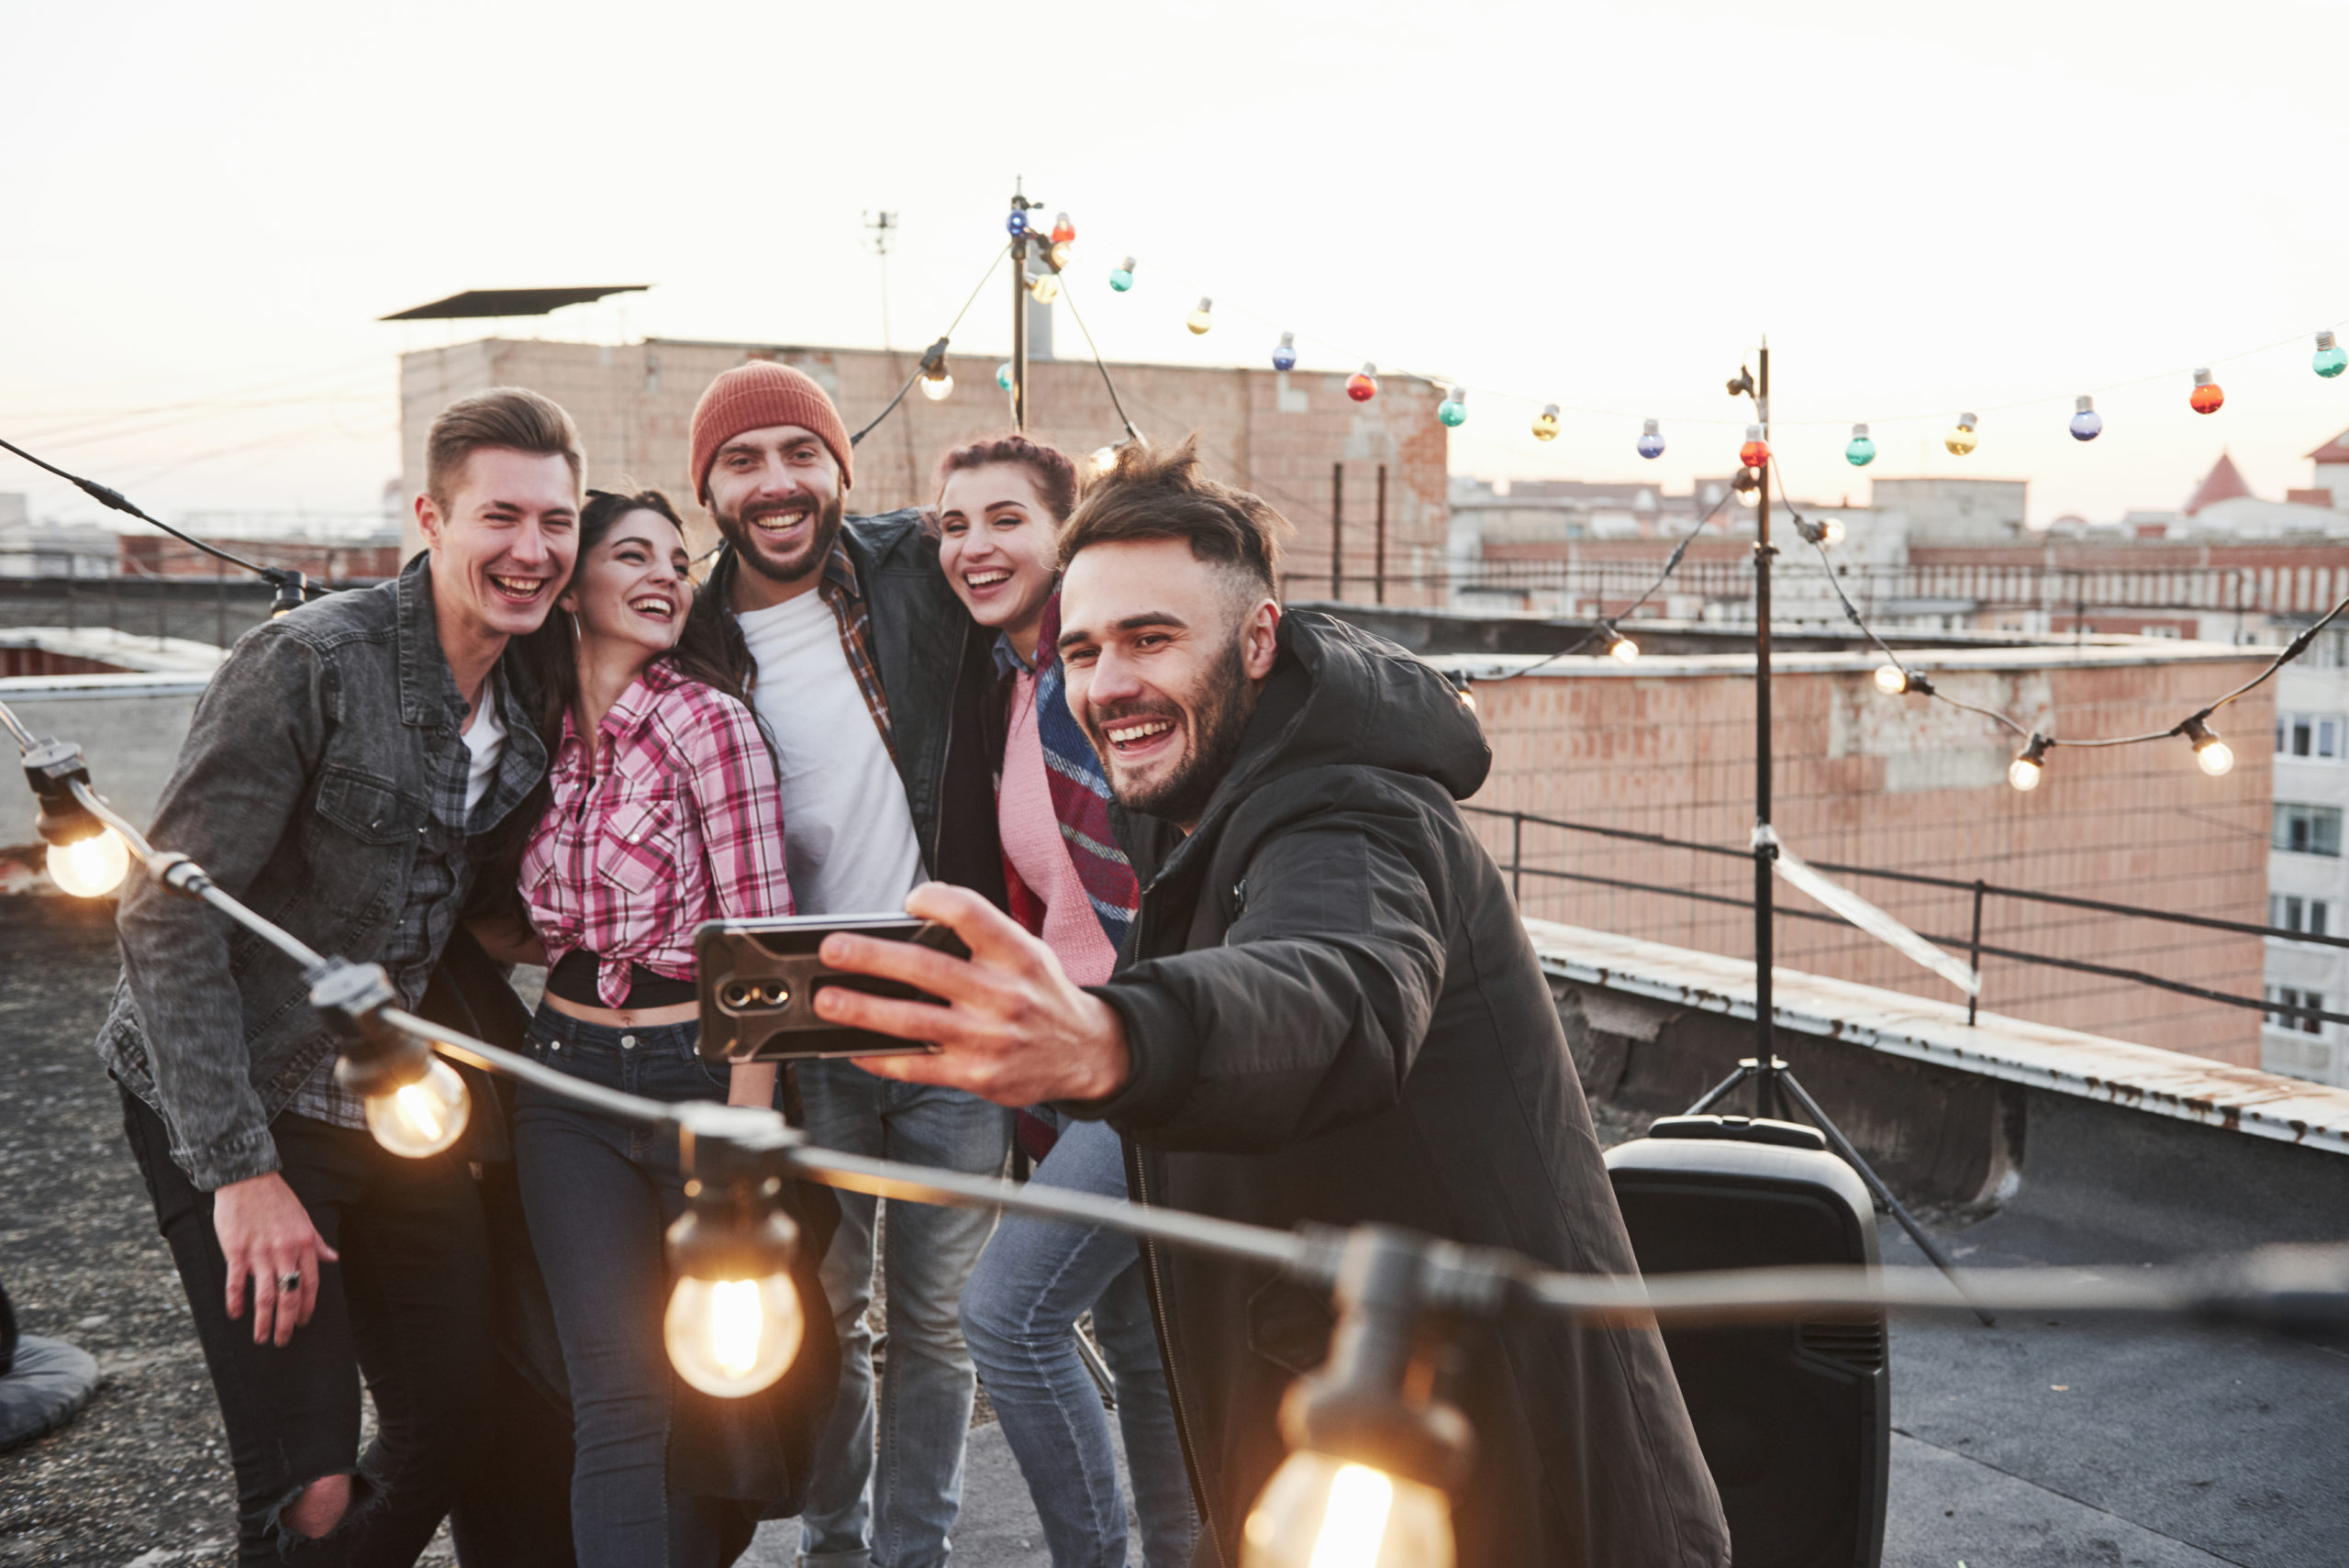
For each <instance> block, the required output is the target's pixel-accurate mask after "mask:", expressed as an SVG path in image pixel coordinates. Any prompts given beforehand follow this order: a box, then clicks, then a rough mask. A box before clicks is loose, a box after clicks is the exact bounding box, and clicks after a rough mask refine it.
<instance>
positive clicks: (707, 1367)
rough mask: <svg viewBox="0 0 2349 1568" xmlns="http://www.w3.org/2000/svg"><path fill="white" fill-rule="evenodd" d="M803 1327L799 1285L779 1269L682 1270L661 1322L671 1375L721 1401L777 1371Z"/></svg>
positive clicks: (762, 1383) (749, 1390) (795, 1348)
mask: <svg viewBox="0 0 2349 1568" xmlns="http://www.w3.org/2000/svg"><path fill="white" fill-rule="evenodd" d="M806 1335H807V1316H806V1313H805V1310H804V1309H803V1308H802V1307H801V1306H800V1304H799V1290H798V1287H797V1286H796V1285H794V1284H792V1283H791V1276H790V1275H789V1274H788V1273H783V1272H781V1271H778V1272H776V1273H771V1274H767V1275H764V1276H763V1277H762V1278H759V1279H723V1280H713V1279H698V1278H696V1277H695V1276H694V1275H692V1274H687V1275H685V1277H683V1278H681V1279H680V1280H678V1281H677V1288H676V1289H675V1290H674V1292H672V1293H671V1295H670V1296H669V1310H668V1311H667V1312H666V1313H665V1314H664V1315H663V1316H662V1323H661V1338H662V1342H663V1343H665V1344H666V1345H667V1346H668V1350H669V1364H670V1365H672V1366H674V1367H675V1368H676V1369H677V1375H678V1376H679V1377H682V1378H684V1379H685V1381H686V1382H687V1383H690V1384H692V1385H694V1386H695V1387H696V1388H698V1389H700V1390H701V1391H702V1392H703V1393H704V1394H708V1395H714V1396H717V1397H718V1398H720V1399H740V1398H741V1397H742V1396H745V1395H749V1394H756V1393H757V1392H758V1391H759V1390H760V1389H762V1388H764V1387H766V1386H767V1385H769V1384H771V1383H773V1382H774V1380H775V1379H776V1378H778V1377H781V1376H782V1375H783V1374H784V1373H785V1371H786V1370H787V1369H788V1368H789V1367H790V1365H791V1362H792V1358H793V1357H795V1356H796V1355H797V1354H798V1353H799V1342H800V1340H802V1339H804V1338H805V1337H806Z"/></svg>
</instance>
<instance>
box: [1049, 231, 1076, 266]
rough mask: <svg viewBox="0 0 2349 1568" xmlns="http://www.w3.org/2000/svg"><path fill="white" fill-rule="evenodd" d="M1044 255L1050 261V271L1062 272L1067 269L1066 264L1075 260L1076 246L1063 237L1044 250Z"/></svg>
mask: <svg viewBox="0 0 2349 1568" xmlns="http://www.w3.org/2000/svg"><path fill="white" fill-rule="evenodd" d="M1044 256H1045V259H1046V260H1048V261H1051V262H1052V271H1054V272H1066V271H1068V264H1069V263H1070V262H1071V261H1075V260H1076V247H1075V246H1074V245H1072V244H1070V243H1069V242H1068V241H1067V240H1065V239H1063V240H1061V241H1060V242H1059V243H1057V244H1055V245H1054V246H1053V247H1052V249H1051V250H1047V251H1045V252H1044Z"/></svg>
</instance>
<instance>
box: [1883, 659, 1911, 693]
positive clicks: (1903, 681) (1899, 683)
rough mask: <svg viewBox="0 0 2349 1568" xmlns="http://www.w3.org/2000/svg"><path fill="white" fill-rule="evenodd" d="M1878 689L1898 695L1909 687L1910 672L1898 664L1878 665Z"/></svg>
mask: <svg viewBox="0 0 2349 1568" xmlns="http://www.w3.org/2000/svg"><path fill="white" fill-rule="evenodd" d="M1908 689H1909V673H1908V672H1907V671H1906V670H1903V669H1902V668H1901V667H1900V666H1899V665H1898V664H1879V665H1877V666H1876V690H1877V691H1880V692H1882V693H1883V694H1884V695H1886V696H1888V697H1897V696H1898V695H1900V694H1901V693H1903V692H1905V691H1907V690H1908Z"/></svg>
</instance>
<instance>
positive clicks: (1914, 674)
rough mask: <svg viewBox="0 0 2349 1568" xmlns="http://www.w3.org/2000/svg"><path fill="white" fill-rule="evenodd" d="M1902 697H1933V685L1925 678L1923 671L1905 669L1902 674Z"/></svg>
mask: <svg viewBox="0 0 2349 1568" xmlns="http://www.w3.org/2000/svg"><path fill="white" fill-rule="evenodd" d="M1900 695H1903V696H1919V697H1929V696H1932V695H1933V684H1932V682H1931V681H1929V680H1927V679H1926V678H1925V673H1924V672H1923V671H1922V670H1910V669H1907V668H1904V669H1902V670H1901V672H1900Z"/></svg>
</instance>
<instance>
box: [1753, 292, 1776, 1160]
mask: <svg viewBox="0 0 2349 1568" xmlns="http://www.w3.org/2000/svg"><path fill="white" fill-rule="evenodd" d="M1755 412H1756V413H1758V414H1759V415H1760V416H1761V419H1760V421H1759V422H1760V424H1761V426H1762V439H1763V442H1764V443H1765V445H1766V444H1767V443H1768V441H1769V439H1770V344H1769V339H1766V338H1765V339H1763V342H1762V379H1761V388H1760V391H1759V393H1758V394H1757V395H1756V400H1755ZM1760 477H1761V481H1762V499H1761V501H1760V503H1759V504H1758V505H1757V506H1755V507H1754V509H1753V821H1754V827H1755V828H1756V841H1755V843H1754V846H1753V1033H1754V1041H1753V1056H1754V1060H1755V1061H1756V1062H1760V1063H1761V1071H1760V1074H1759V1076H1758V1078H1757V1079H1756V1081H1755V1084H1754V1101H1755V1106H1756V1108H1757V1110H1758V1111H1759V1112H1760V1114H1761V1115H1763V1116H1771V1115H1774V1114H1776V1110H1777V1055H1776V1051H1774V1050H1773V1049H1772V1044H1771V1039H1772V1030H1771V1028H1770V1025H1771V1020H1772V1019H1773V1018H1776V1002H1775V1000H1774V998H1773V997H1772V996H1771V994H1770V989H1771V988H1770V970H1771V966H1772V964H1773V962H1775V960H1774V956H1773V946H1772V941H1771V936H1772V932H1771V903H1770V895H1771V894H1772V893H1773V892H1774V891H1775V889H1774V888H1773V887H1772V885H1771V878H1770V873H1771V866H1770V862H1771V861H1772V859H1773V858H1774V857H1773V855H1772V853H1771V850H1770V846H1769V844H1768V843H1767V842H1765V841H1763V840H1761V838H1760V836H1759V829H1761V828H1767V827H1768V826H1769V825H1770V555H1771V550H1770V463H1769V462H1765V463H1764V465H1763V469H1762V473H1761V475H1760Z"/></svg>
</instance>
